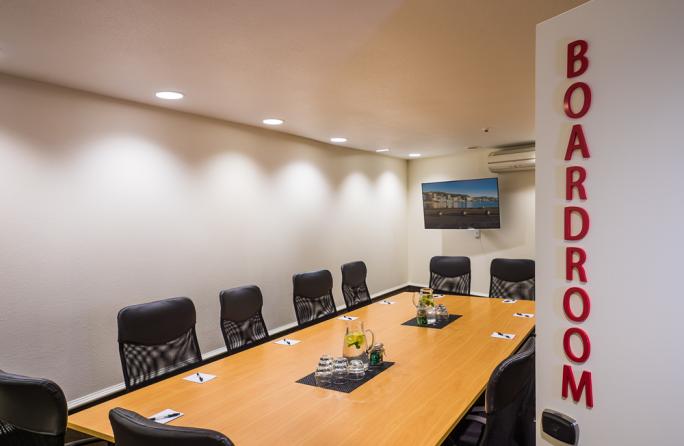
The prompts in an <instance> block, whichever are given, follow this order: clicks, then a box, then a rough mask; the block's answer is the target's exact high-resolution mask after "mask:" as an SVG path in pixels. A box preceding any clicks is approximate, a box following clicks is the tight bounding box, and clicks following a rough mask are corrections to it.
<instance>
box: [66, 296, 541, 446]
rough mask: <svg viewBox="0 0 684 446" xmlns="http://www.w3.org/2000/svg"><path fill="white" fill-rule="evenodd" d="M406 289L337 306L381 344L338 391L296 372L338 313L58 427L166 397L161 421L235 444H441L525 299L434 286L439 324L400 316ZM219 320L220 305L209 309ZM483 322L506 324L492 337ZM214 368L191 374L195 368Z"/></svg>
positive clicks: (522, 323)
mask: <svg viewBox="0 0 684 446" xmlns="http://www.w3.org/2000/svg"><path fill="white" fill-rule="evenodd" d="M412 294H413V293H409V292H405V293H401V294H397V295H395V296H392V297H388V298H387V299H386V300H388V301H393V302H396V303H395V304H391V305H387V304H382V303H380V302H374V303H373V304H371V305H368V306H365V307H362V308H360V309H357V310H354V311H351V312H348V313H346V315H349V316H357V317H359V318H360V319H361V320H363V322H364V324H365V328H367V329H371V330H372V331H373V332H374V333H375V337H376V341H379V342H382V343H383V344H384V345H385V350H386V355H385V360H386V361H392V362H395V364H394V365H393V366H391V367H389V368H388V369H387V370H385V371H384V372H382V373H380V374H378V375H377V376H375V377H374V378H373V379H371V380H369V381H367V382H365V383H364V384H363V385H361V386H360V387H358V388H357V389H355V390H353V391H352V392H351V393H342V392H337V391H334V390H329V389H324V388H320V387H315V386H309V385H305V384H300V383H297V382H296V381H297V380H299V379H300V378H302V377H304V376H306V375H307V374H309V373H311V372H313V371H314V370H315V368H316V365H317V363H318V359H319V357H320V356H321V355H323V354H326V353H327V354H331V355H334V356H340V355H341V352H342V344H343V337H344V334H345V327H346V322H345V321H343V320H340V319H337V318H333V319H328V320H326V321H323V322H320V323H318V324H315V325H312V326H309V327H306V328H303V329H301V330H298V331H295V332H293V333H289V334H288V335H287V338H288V339H296V340H300V341H301V342H300V343H298V344H296V345H279V344H275V343H274V342H273V341H275V340H278V339H281V338H275V339H274V340H273V341H270V342H267V343H264V344H261V345H258V346H255V347H253V348H250V349H247V350H244V351H241V352H239V353H236V354H234V355H230V356H227V357H225V358H222V359H220V360H217V361H214V362H210V363H208V364H204V365H201V366H199V367H197V368H195V369H192V370H191V371H188V372H185V373H181V374H179V375H176V376H172V377H170V378H167V379H164V380H162V381H159V382H157V383H154V384H151V385H149V386H146V387H143V388H141V389H138V390H135V391H132V392H130V393H126V394H124V395H122V396H119V397H117V398H113V399H111V400H108V401H106V402H103V403H101V404H98V405H96V406H93V407H90V408H88V409H85V410H82V411H80V412H77V413H74V414H72V415H71V416H69V421H68V427H69V428H70V429H73V430H76V431H79V432H83V433H85V434H88V435H92V436H95V437H98V438H101V439H103V440H106V441H110V442H113V441H114V438H113V434H112V428H111V425H110V423H109V418H108V413H109V411H110V409H112V408H114V407H123V408H126V409H129V410H132V411H135V412H138V413H140V414H141V415H143V416H151V415H153V414H156V413H158V412H160V411H162V410H164V409H172V410H174V411H178V412H182V413H183V414H184V415H183V416H182V417H180V418H178V419H176V420H173V421H171V422H170V423H169V425H173V426H192V427H201V428H207V429H213V430H216V431H219V432H222V433H223V434H225V435H226V436H228V437H229V438H230V439H231V440H232V441H233V442H234V443H235V444H236V445H238V446H247V445H267V444H268V445H316V446H319V445H324V444H328V445H336V444H340V445H342V444H344V445H347V444H348V445H385V444H387V445H430V446H434V445H439V444H440V443H441V442H442V441H443V440H444V439H445V438H446V436H447V435H448V434H449V432H450V431H451V430H452V429H453V428H454V426H456V424H457V423H458V422H459V420H460V419H461V418H462V417H463V416H464V415H465V414H466V413H467V412H468V410H469V408H470V407H471V406H472V405H473V403H474V402H475V401H476V400H477V399H478V397H479V396H480V395H481V394H482V393H483V392H484V389H485V387H486V385H487V381H488V379H489V376H490V374H491V373H492V371H493V370H494V368H495V367H496V366H497V365H498V364H499V363H500V362H501V361H502V360H504V359H505V358H506V357H508V356H509V355H511V354H512V353H514V352H515V351H516V350H517V349H518V348H519V347H520V346H521V345H522V343H523V342H524V341H525V339H526V338H527V337H528V336H529V335H530V334H531V333H532V331H533V329H534V325H535V324H534V321H535V319H534V318H523V317H516V316H514V313H528V314H534V312H535V303H534V302H533V301H516V302H515V303H504V300H503V299H489V298H482V297H467V296H444V297H443V298H441V299H438V300H436V303H443V304H444V305H446V307H447V308H448V310H449V313H451V314H459V315H461V316H462V317H460V318H459V319H457V320H455V321H454V322H452V323H450V324H449V325H447V326H446V327H444V328H442V329H436V328H429V327H414V326H406V325H402V323H403V322H406V321H407V320H409V319H411V318H413V317H415V314H416V310H415V307H414V306H413V304H412V297H413V295H412ZM216 325H217V330H218V325H219V324H218V316H217V322H216ZM492 332H502V333H510V334H514V335H515V337H514V338H513V339H497V338H494V337H492V336H491V335H492ZM196 372H201V373H208V374H212V375H216V378H215V379H213V380H211V381H208V382H205V383H202V384H196V383H193V382H189V381H186V380H184V379H183V378H184V377H186V376H188V375H190V374H193V373H196Z"/></svg>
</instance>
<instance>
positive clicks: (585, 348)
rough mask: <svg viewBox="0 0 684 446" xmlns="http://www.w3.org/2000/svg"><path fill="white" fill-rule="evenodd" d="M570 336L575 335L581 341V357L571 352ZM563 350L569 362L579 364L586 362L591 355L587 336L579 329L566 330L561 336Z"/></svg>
mask: <svg viewBox="0 0 684 446" xmlns="http://www.w3.org/2000/svg"><path fill="white" fill-rule="evenodd" d="M572 335H577V336H579V338H580V339H581V340H582V356H577V355H575V353H574V352H573V351H572V346H571V345H570V338H571V337H572ZM563 350H565V354H566V355H567V357H568V358H569V359H570V360H571V361H574V362H578V363H580V364H581V363H583V362H586V361H587V359H589V355H591V341H590V340H589V335H588V334H587V332H586V331H584V330H582V329H581V328H579V327H570V328H568V329H567V330H566V331H565V334H564V335H563Z"/></svg>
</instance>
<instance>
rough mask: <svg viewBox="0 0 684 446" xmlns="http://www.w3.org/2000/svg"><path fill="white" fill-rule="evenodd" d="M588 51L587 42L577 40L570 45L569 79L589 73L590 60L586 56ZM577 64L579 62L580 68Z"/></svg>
mask: <svg viewBox="0 0 684 446" xmlns="http://www.w3.org/2000/svg"><path fill="white" fill-rule="evenodd" d="M588 49H589V44H588V43H587V41H586V40H575V41H574V42H570V43H568V62H567V65H568V66H567V68H568V69H567V74H568V79H570V78H573V77H577V76H581V75H582V74H584V72H585V71H587V69H588V68H589V59H588V58H587V56H586V54H587V50H588ZM577 62H579V66H578V64H577Z"/></svg>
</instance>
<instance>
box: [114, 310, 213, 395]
mask: <svg viewBox="0 0 684 446" xmlns="http://www.w3.org/2000/svg"><path fill="white" fill-rule="evenodd" d="M196 321H197V317H196V313H195V305H194V304H193V303H192V301H191V300H190V299H188V298H187V297H173V298H170V299H164V300H158V301H156V302H149V303H145V304H140V305H131V306H130V307H126V308H124V309H123V310H121V311H119V315H118V317H117V322H118V326H119V354H120V355H121V367H122V368H123V375H124V380H125V382H126V388H128V389H130V388H133V387H139V386H142V385H144V384H146V383H149V382H150V381H152V380H154V379H158V378H161V377H163V376H166V375H169V374H171V373H173V372H177V371H179V370H181V369H183V368H187V367H190V366H192V365H194V364H197V363H199V362H200V361H201V360H202V356H201V354H200V348H199V343H198V342H197V334H196V333H195V323H196Z"/></svg>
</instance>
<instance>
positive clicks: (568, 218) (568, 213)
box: [563, 206, 589, 241]
mask: <svg viewBox="0 0 684 446" xmlns="http://www.w3.org/2000/svg"><path fill="white" fill-rule="evenodd" d="M572 214H576V215H579V216H580V221H581V222H582V224H581V226H580V230H579V232H578V233H577V234H573V233H572ZM563 228H564V230H565V231H564V232H565V240H568V241H571V240H572V241H575V240H582V239H583V238H584V237H585V236H586V235H587V232H589V213H588V212H587V211H586V210H585V209H584V208H581V207H578V206H566V207H565V224H564V225H563Z"/></svg>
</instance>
